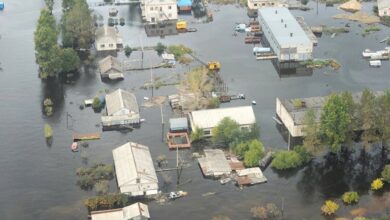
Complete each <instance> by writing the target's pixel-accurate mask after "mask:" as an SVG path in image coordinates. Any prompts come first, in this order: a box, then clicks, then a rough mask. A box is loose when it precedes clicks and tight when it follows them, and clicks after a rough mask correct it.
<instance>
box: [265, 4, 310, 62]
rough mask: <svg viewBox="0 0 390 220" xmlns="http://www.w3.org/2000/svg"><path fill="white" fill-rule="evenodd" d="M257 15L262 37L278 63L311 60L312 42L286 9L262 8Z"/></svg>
mask: <svg viewBox="0 0 390 220" xmlns="http://www.w3.org/2000/svg"><path fill="white" fill-rule="evenodd" d="M258 14H259V22H260V26H261V27H262V30H263V33H264V36H265V38H266V40H267V42H268V44H269V45H270V47H271V48H272V50H273V51H274V53H275V54H276V56H277V58H278V60H279V62H287V61H305V60H309V59H312V57H313V42H312V41H311V40H310V39H309V37H308V36H307V34H306V33H305V31H304V30H303V29H302V27H301V25H299V23H298V22H297V20H296V19H295V18H294V16H293V15H292V14H291V13H290V11H289V10H288V9H287V8H280V7H272V8H262V9H259V12H258Z"/></svg>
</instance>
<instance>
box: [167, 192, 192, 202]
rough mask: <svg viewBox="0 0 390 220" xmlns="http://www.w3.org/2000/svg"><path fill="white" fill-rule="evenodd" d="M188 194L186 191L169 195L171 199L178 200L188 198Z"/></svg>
mask: <svg viewBox="0 0 390 220" xmlns="http://www.w3.org/2000/svg"><path fill="white" fill-rule="evenodd" d="M187 194H188V193H187V192H184V191H174V192H170V193H169V196H168V197H169V199H172V200H174V199H178V198H180V197H183V196H186V195H187Z"/></svg>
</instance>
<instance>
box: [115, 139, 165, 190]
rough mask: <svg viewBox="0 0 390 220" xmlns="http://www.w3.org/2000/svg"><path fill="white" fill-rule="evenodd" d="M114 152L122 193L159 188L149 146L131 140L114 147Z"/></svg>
mask: <svg viewBox="0 0 390 220" xmlns="http://www.w3.org/2000/svg"><path fill="white" fill-rule="evenodd" d="M112 154H113V157H114V164H115V171H116V177H117V182H118V186H119V188H120V191H121V192H122V193H132V192H139V191H147V190H154V189H155V190H157V189H158V179H157V175H156V171H155V169H154V165H153V160H152V157H151V155H150V151H149V148H148V147H147V146H143V145H140V144H137V143H133V142H129V143H126V144H124V145H122V146H120V147H118V148H116V149H114V150H113V151H112ZM137 179H139V181H138V183H137Z"/></svg>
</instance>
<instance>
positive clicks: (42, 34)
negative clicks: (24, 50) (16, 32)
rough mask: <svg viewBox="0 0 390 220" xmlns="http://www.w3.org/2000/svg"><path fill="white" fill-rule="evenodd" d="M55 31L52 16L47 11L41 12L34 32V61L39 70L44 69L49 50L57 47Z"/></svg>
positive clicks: (49, 53) (49, 54)
mask: <svg viewBox="0 0 390 220" xmlns="http://www.w3.org/2000/svg"><path fill="white" fill-rule="evenodd" d="M57 36H58V33H57V30H56V23H55V19H54V17H53V15H51V14H50V13H49V11H47V10H45V9H44V10H42V11H41V14H40V16H39V19H38V24H37V28H36V30H35V32H34V43H35V51H36V54H35V56H36V60H37V63H38V65H39V66H40V68H41V69H42V68H45V62H46V61H47V60H48V59H49V58H50V56H51V49H52V48H53V47H54V46H55V45H57Z"/></svg>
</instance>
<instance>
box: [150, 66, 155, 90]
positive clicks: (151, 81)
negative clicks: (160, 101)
mask: <svg viewBox="0 0 390 220" xmlns="http://www.w3.org/2000/svg"><path fill="white" fill-rule="evenodd" d="M150 84H151V85H152V98H153V89H154V80H153V72H152V65H151V64H150Z"/></svg>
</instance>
